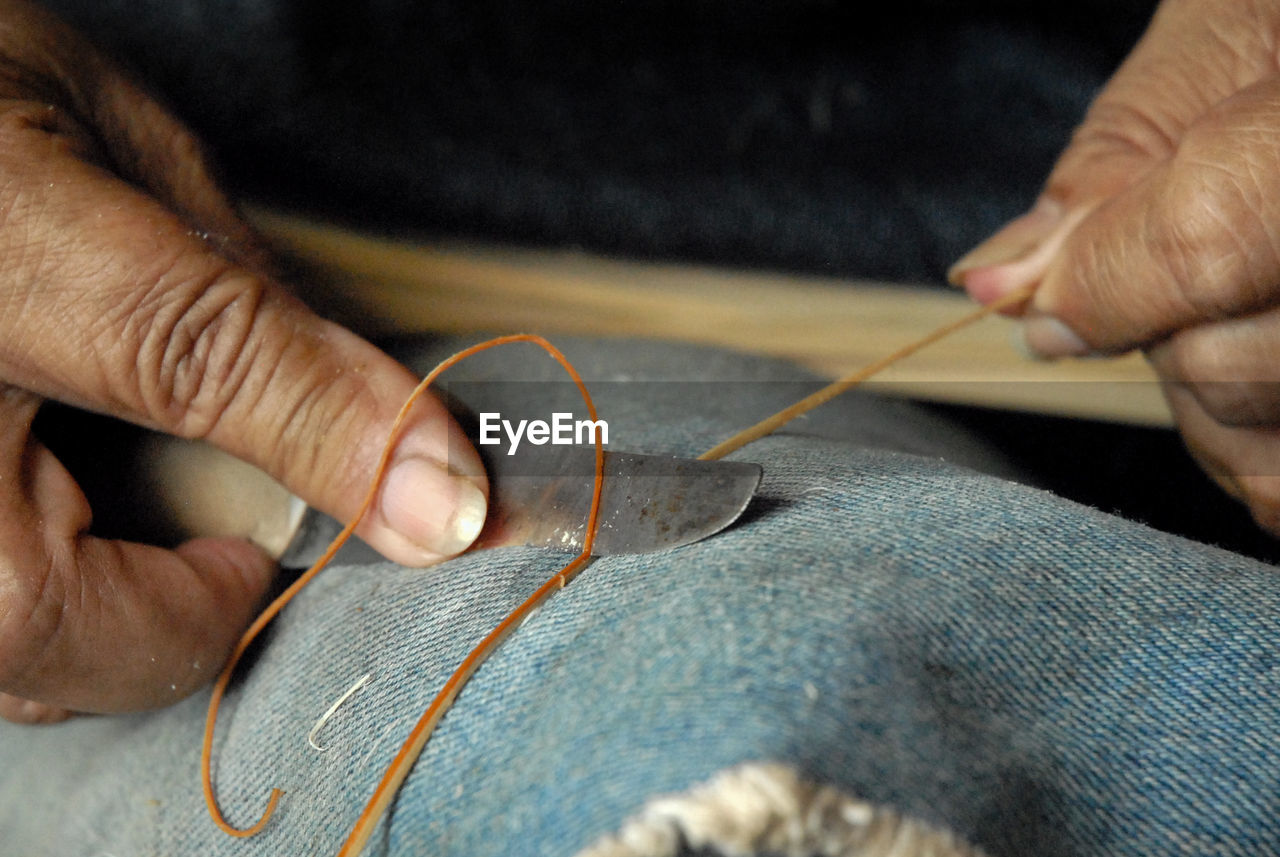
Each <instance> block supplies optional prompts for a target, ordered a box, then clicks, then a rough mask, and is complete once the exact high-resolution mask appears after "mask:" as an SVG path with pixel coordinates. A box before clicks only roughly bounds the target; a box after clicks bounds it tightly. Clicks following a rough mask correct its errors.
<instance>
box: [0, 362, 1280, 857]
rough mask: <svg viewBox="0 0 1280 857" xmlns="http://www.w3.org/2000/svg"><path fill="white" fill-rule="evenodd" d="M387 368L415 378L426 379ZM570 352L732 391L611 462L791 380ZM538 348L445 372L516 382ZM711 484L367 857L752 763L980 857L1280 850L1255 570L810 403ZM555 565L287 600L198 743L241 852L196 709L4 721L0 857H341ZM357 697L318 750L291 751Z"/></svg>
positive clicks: (732, 422)
mask: <svg viewBox="0 0 1280 857" xmlns="http://www.w3.org/2000/svg"><path fill="white" fill-rule="evenodd" d="M405 347H406V348H407V349H409V350H408V351H406V352H404V353H405V354H406V356H408V357H409V358H410V359H411V362H414V363H415V364H417V365H418V366H420V367H423V366H425V365H427V364H430V363H432V362H434V359H435V357H436V356H438V351H439V349H438V348H435V347H425V348H424V347H419V346H414V345H408V346H405ZM445 350H447V349H445ZM567 350H568V351H569V353H570V356H571V357H575V358H576V359H578V360H580V361H581V363H580V368H582V369H583V370H584V373H585V374H587V375H588V378H589V379H590V378H592V377H595V378H600V379H606V380H617V379H618V376H620V375H623V374H625V375H626V376H627V378H628V379H630V383H634V381H635V380H636V379H659V378H679V379H685V380H689V379H695V378H696V379H701V380H707V379H721V380H725V379H731V380H734V381H736V382H741V383H740V384H735V385H732V386H731V387H729V388H727V389H731V390H734V391H736V392H735V395H733V396H730V397H727V398H726V399H724V400H721V399H718V398H717V397H716V393H715V391H716V390H717V389H721V388H717V387H714V386H707V387H705V388H704V395H702V396H701V397H700V398H701V401H700V402H698V406H697V407H695V408H689V407H688V402H687V401H684V402H678V401H670V402H664V401H662V396H661V395H660V394H659V393H658V392H656V391H658V390H660V389H662V388H661V387H660V386H658V385H651V384H646V385H640V387H637V388H635V389H643V390H646V391H650V392H649V393H647V394H646V395H644V396H636V395H628V393H627V390H628V389H629V385H628V384H607V385H604V387H603V389H604V394H603V395H602V399H603V400H602V401H601V402H600V403H599V404H600V408H601V411H602V414H603V415H606V416H608V417H609V418H610V421H611V425H613V426H617V427H618V429H615V431H617V432H618V433H619V436H618V437H617V439H616V440H615V444H616V445H617V446H620V447H625V448H628V449H634V450H638V451H666V452H670V453H674V454H695V453H697V452H699V451H700V450H702V449H705V448H707V447H709V446H711V445H712V444H713V443H715V442H716V441H718V440H720V439H721V438H722V437H724V436H726V435H728V434H730V433H732V431H733V430H734V429H736V428H739V427H741V426H742V425H744V424H745V423H747V422H750V418H749V417H747V414H746V412H748V411H753V412H754V411H758V414H756V415H757V416H762V415H764V414H766V413H768V412H769V411H770V410H771V409H773V407H774V406H775V405H778V404H785V402H776V401H773V400H772V399H773V398H782V397H784V395H785V396H789V395H790V392H791V391H790V390H788V389H787V385H786V384H784V383H782V382H786V381H791V380H796V379H797V378H798V376H797V374H796V373H795V372H794V370H791V369H788V368H787V367H785V366H783V365H781V364H777V363H773V362H771V361H763V360H755V359H747V358H739V357H734V356H731V355H724V354H721V353H718V352H712V351H700V350H695V349H685V348H674V347H672V348H666V347H664V348H662V349H655V348H653V347H651V346H645V345H626V344H606V345H603V346H601V345H599V344H592V343H576V344H575V345H574V346H573V347H570V348H568V349H567ZM529 353H531V352H524V353H521V354H518V355H517V354H515V353H512V352H509V353H507V354H505V355H502V354H494V355H490V356H489V357H487V358H485V360H484V361H481V362H478V363H476V364H474V365H473V366H471V367H470V369H469V370H468V371H469V372H470V373H471V376H472V377H476V378H485V377H510V375H511V374H512V373H514V372H517V371H533V370H530V369H529V367H530V366H534V365H537V364H538V358H531V357H528V354H529ZM461 368H462V367H460V369H461ZM537 371H541V370H537ZM537 371H535V372H534V374H537ZM540 377H554V375H552V374H547V375H545V376H540ZM750 390H756V391H758V395H756V396H752V395H747V392H748V391H750ZM677 398H679V397H677ZM841 432H843V433H844V434H845V435H846V439H843V440H842V439H838V438H837V437H836V435H838V434H840V433H841ZM869 443H870V444H871V445H868V444H869ZM948 449H953V450H955V451H956V452H955V453H954V456H955V457H958V459H959V460H960V461H961V462H962V463H960V464H957V463H954V462H952V461H945V460H942V459H941V458H939V456H941V455H945V454H947V450H948ZM736 457H738V458H742V459H747V460H752V461H757V462H760V463H761V464H763V466H764V470H765V478H764V483H763V485H762V487H761V489H760V492H759V495H758V497H757V499H756V501H755V503H754V505H753V507H752V508H750V509H749V510H748V512H747V513H746V516H745V517H744V519H743V520H742V521H741V522H740V523H739V524H737V525H736V526H734V527H733V528H731V529H729V530H727V531H725V532H723V533H721V534H719V535H717V536H715V537H713V538H711V539H708V540H706V541H704V542H701V543H698V544H695V545H691V546H688V547H685V548H681V549H678V550H675V551H671V552H668V553H662V554H651V555H644V556H622V557H609V558H602V559H599V560H597V561H596V562H595V563H594V564H593V565H592V566H590V567H589V568H588V569H587V570H586V571H585V572H584V573H583V574H582V575H581V577H579V578H578V579H577V580H576V581H575V582H574V583H573V584H572V585H571V586H569V587H568V588H567V589H565V590H564V591H563V592H561V593H559V594H558V595H556V596H555V597H554V598H553V599H552V600H551V602H550V603H549V604H548V605H547V606H546V607H545V608H544V609H543V610H542V611H540V612H539V613H537V614H535V615H534V617H533V618H532V619H531V620H530V621H529V622H528V623H527V624H526V625H525V626H524V627H523V628H521V629H520V630H519V631H518V632H517V633H516V634H514V635H513V636H512V637H511V639H510V640H508V642H507V643H506V644H505V645H504V646H503V647H502V649H501V650H500V651H499V652H498V654H497V655H495V656H494V657H493V658H492V659H491V660H490V661H489V662H488V663H487V664H486V665H485V666H484V667H483V668H482V669H481V670H480V672H479V673H477V675H476V676H475V678H474V679H473V680H472V682H471V683H470V684H469V685H468V686H467V687H466V688H465V689H464V690H463V692H462V694H461V695H460V697H459V699H458V702H457V704H456V706H455V707H454V709H453V710H452V711H451V712H450V713H449V714H448V715H447V716H446V717H445V719H444V721H443V723H442V724H441V727H440V729H439V731H438V732H437V734H436V735H435V736H434V737H433V738H432V739H431V741H430V743H429V744H428V745H427V748H426V750H425V752H424V753H423V755H422V757H421V759H420V760H419V762H418V764H417V766H416V768H415V769H414V772H413V774H412V775H411V777H410V778H409V780H408V781H407V783H406V785H405V787H404V789H403V791H402V792H401V794H400V796H399V798H398V800H397V802H396V803H395V805H394V807H393V812H392V815H391V816H390V819H389V822H387V823H385V824H384V826H383V828H382V829H381V830H380V832H379V834H378V835H377V836H375V839H374V841H373V843H372V847H371V851H370V853H374V854H382V853H389V854H432V855H438V857H445V856H446V855H449V856H450V857H452V856H453V855H457V857H487V855H495V856H496V855H525V854H528V855H572V854H575V853H577V852H578V851H580V850H581V849H583V848H585V847H587V846H588V845H589V844H590V843H592V842H593V841H595V840H597V839H598V838H599V837H601V836H604V835H606V834H608V833H609V832H611V831H614V830H617V829H618V828H619V827H620V826H621V825H622V823H623V821H624V819H626V818H627V817H628V816H630V815H632V814H633V813H635V812H636V811H637V810H639V809H640V808H641V807H642V806H643V805H644V803H645V801H646V800H647V799H649V798H651V797H653V796H655V795H659V794H665V793H673V792H681V791H683V790H687V789H689V788H690V787H691V786H693V785H694V784H697V783H700V782H704V781H706V780H708V779H709V778H711V777H713V776H714V775H715V774H716V772H718V771H722V770H725V769H728V768H732V767H733V766H736V765H739V764H741V763H743V762H749V761H761V762H776V763H781V764H782V765H785V766H787V767H788V768H789V769H791V770H794V771H796V772H797V773H798V775H799V776H801V777H802V778H803V779H804V780H806V781H809V782H812V783H818V784H826V785H830V786H833V787H837V788H839V789H840V790H841V791H842V792H844V793H847V794H849V795H854V796H857V797H858V798H861V799H865V800H867V801H870V802H872V803H874V804H876V805H882V806H887V807H892V808H893V809H894V810H896V811H897V812H899V813H901V814H903V815H906V816H910V817H914V818H917V819H921V820H923V821H924V822H926V823H928V824H931V825H935V826H938V827H941V828H948V829H950V830H952V831H954V832H955V833H957V834H958V835H959V836H960V837H962V838H963V839H967V840H968V841H969V842H971V843H973V844H974V845H976V846H979V847H980V848H982V849H984V850H985V851H987V852H988V853H990V854H992V855H1015V854H1037V855H1050V856H1052V855H1104V854H1105V855H1151V854H1183V853H1186V854H1197V855H1205V854H1214V855H1232V854H1239V855H1246V854H1247V855H1256V854H1262V853H1277V852H1280V818H1278V815H1277V813H1276V811H1275V806H1276V802H1277V800H1280V798H1278V797H1277V796H1278V795H1280V713H1278V712H1280V655H1277V643H1276V641H1277V640H1280V586H1277V580H1276V577H1275V570H1274V569H1273V568H1271V567H1269V566H1266V565H1263V564H1260V563H1257V562H1255V561H1252V560H1248V559H1244V558H1242V557H1239V556H1236V555H1232V554H1229V553H1226V552H1224V551H1221V550H1218V549H1215V548H1212V547H1208V546H1205V545H1201V544H1197V543H1193V542H1189V541H1186V540H1184V539H1180V538H1177V537H1173V536H1169V535H1166V534H1162V533H1160V532H1156V531H1153V530H1150V529H1147V528H1144V527H1141V526H1138V525H1135V524H1132V523H1129V522H1126V521H1123V520H1120V519H1117V518H1115V517H1112V516H1109V515H1107V514H1104V513H1102V512H1099V511H1096V510H1093V509H1089V508H1085V507H1082V506H1079V505H1075V504H1073V503H1070V502H1067V501H1065V500H1062V499H1060V498H1057V497H1054V496H1051V495H1049V494H1046V493H1044V492H1042V491H1039V490H1036V489H1032V488H1028V487H1025V486H1023V485H1020V484H1018V483H1016V482H1013V481H1010V480H1008V479H1006V478H1003V477H1001V476H996V475H992V474H991V473H984V472H979V470H978V469H975V468H984V469H987V470H990V469H992V468H994V467H996V466H998V457H997V456H994V455H992V454H991V451H990V450H984V449H983V448H982V445H981V443H980V441H977V440H974V439H972V438H966V437H962V436H959V435H957V434H955V433H954V432H952V433H948V431H947V427H946V426H945V425H943V424H940V423H937V422H935V421H932V418H930V417H927V416H922V415H921V414H920V413H919V412H917V411H915V410H913V409H912V408H911V406H909V405H904V404H902V403H894V402H884V401H879V400H875V399H869V398H858V397H854V398H848V399H845V400H842V401H837V402H835V403H832V405H831V406H829V408H828V409H827V410H826V411H825V413H822V414H815V416H814V417H813V418H812V419H810V420H807V421H804V422H802V423H799V424H793V425H792V426H790V427H789V428H788V429H787V430H786V431H785V432H784V433H782V434H779V435H775V436H773V437H769V438H766V439H764V440H761V441H759V442H757V443H755V444H752V445H750V446H749V447H747V448H745V449H743V450H742V451H740V452H739V453H737V454H736ZM563 561H564V557H561V556H558V555H555V554H552V553H548V552H545V551H539V550H535V549H529V548H510V549H501V550H494V551H488V552H480V553H474V554H468V555H464V556H462V557H460V558H458V559H456V560H453V561H451V562H449V563H446V564H444V565H442V566H440V567H438V568H435V569H430V570H426V571H411V570H403V569H400V568H396V567H391V566H389V565H385V564H384V565H372V566H364V567H345V568H332V569H330V570H328V571H326V572H325V573H324V574H323V575H321V577H320V578H319V579H318V580H317V581H316V582H315V583H314V584H313V585H312V586H311V587H310V588H308V589H307V590H304V592H303V593H302V594H301V595H300V596H299V597H298V599H297V600H296V601H295V602H294V603H293V604H292V605H291V606H290V607H289V608H288V609H286V610H285V612H284V614H283V615H282V616H281V617H280V618H279V619H277V621H276V623H275V625H274V627H273V628H272V629H270V630H269V632H268V634H267V639H266V643H265V645H264V646H262V648H261V651H260V652H259V654H258V655H257V657H256V658H255V659H254V660H253V661H252V662H251V663H249V664H246V665H245V668H244V669H243V670H242V673H241V677H240V679H239V680H238V682H237V683H236V684H234V685H233V688H232V690H231V692H230V694H229V697H228V700H227V703H226V705H225V706H224V713H223V716H222V719H221V722H220V728H219V737H218V740H217V742H216V745H215V748H216V749H215V777H216V783H217V790H218V793H219V795H220V798H221V802H222V805H223V808H224V811H225V812H226V813H227V814H228V816H229V818H230V820H231V821H233V822H235V823H238V824H241V825H244V824H248V823H250V822H252V821H253V820H256V818H257V816H258V813H259V811H260V810H261V807H262V804H263V801H264V800H265V798H266V794H267V791H268V789H269V788H270V787H271V786H279V787H281V788H283V789H285V790H286V795H285V797H284V800H283V803H282V804H281V808H280V809H279V810H278V812H277V814H276V816H275V818H274V819H273V820H272V822H271V823H270V825H269V826H268V828H267V830H266V831H265V832H263V833H262V834H261V835H260V836H258V837H256V838H254V839H250V840H233V839H230V838H228V837H226V836H224V835H223V834H222V833H220V832H219V831H218V830H216V829H215V828H214V826H213V824H212V823H211V822H210V821H209V819H208V818H207V816H206V815H205V812H204V808H203V804H202V801H201V797H200V793H199V776H198V759H199V744H200V731H201V728H202V723H203V714H204V708H205V704H206V697H204V696H203V694H197V695H196V696H195V697H193V698H191V699H188V700H186V701H184V702H181V703H179V704H178V705H175V706H173V707H172V708H169V709H166V710H163V711H157V712H153V713H148V714H141V715H134V716H119V717H85V718H80V719H76V720H73V721H71V722H69V723H66V724H63V725H59V726H54V727H17V726H11V725H4V726H0V851H2V852H3V853H5V854H22V855H32V856H33V857H36V856H37V855H70V854H84V855H91V854H111V855H116V857H124V855H132V854H150V853H157V854H166V855H168V854H187V853H190V854H202V855H205V854H208V855H240V854H312V853H319V854H325V853H333V852H335V851H336V850H337V847H338V845H339V844H340V843H341V841H342V839H343V838H344V836H345V832H346V829H347V828H348V827H350V825H351V824H352V823H353V822H354V820H355V817H356V816H357V814H358V813H359V811H360V808H361V807H362V806H363V804H364V801H365V800H366V798H367V796H368V795H369V793H370V792H371V790H372V788H373V785H374V784H375V783H376V781H377V779H378V777H379V776H380V775H381V773H382V770H383V768H384V767H385V765H386V764H387V763H388V762H389V760H390V759H391V757H392V756H393V755H394V753H395V751H396V749H397V747H398V746H399V744H400V742H401V741H402V740H403V738H404V735H405V733H406V732H407V731H408V729H409V727H410V725H411V724H412V723H413V722H414V721H415V720H416V718H417V717H418V715H419V713H420V712H421V710H422V709H423V708H424V707H425V705H426V704H427V702H428V701H429V700H430V698H431V697H432V696H433V695H434V693H435V692H436V690H437V688H438V687H439V685H440V684H441V682H442V681H443V680H444V678H445V677H446V676H447V675H448V674H449V672H450V671H451V670H452V669H453V667H454V666H455V665H456V664H457V663H458V661H459V660H460V659H461V658H462V657H463V656H464V655H465V653H466V652H467V650H468V649H469V648H470V647H471V646H472V645H473V643H474V642H475V641H477V640H478V639H479V638H480V637H481V636H482V635H483V634H484V633H485V632H486V631H487V630H488V629H489V628H491V627H492V626H493V625H494V624H495V623H496V622H497V621H498V620H499V619H500V618H501V616H502V615H503V614H504V613H506V612H507V611H508V610H510V609H511V608H512V607H513V606H515V605H516V604H517V603H519V601H521V600H522V599H523V598H524V597H525V596H526V595H527V594H528V593H529V592H531V591H532V590H533V589H534V588H535V587H536V586H537V585H538V584H539V583H540V582H541V581H542V580H544V579H545V578H547V577H549V576H550V575H551V574H552V573H553V572H554V571H555V570H556V569H557V568H558V567H559V566H560V565H561V564H562V563H563ZM365 674H370V675H371V678H370V680H369V682H368V684H367V685H365V686H364V687H363V688H362V689H360V690H359V691H358V692H357V693H356V694H354V695H353V696H352V697H351V698H350V699H349V700H348V701H347V702H346V703H345V704H344V705H343V706H342V707H340V708H339V709H338V711H337V712H336V713H335V714H334V716H333V717H332V718H331V719H330V720H329V721H328V722H327V723H326V724H325V726H324V727H323V729H322V730H321V731H320V732H319V734H318V735H317V736H316V741H317V742H318V743H319V744H321V745H322V746H326V747H327V749H326V750H325V751H323V752H321V751H317V750H315V749H313V748H312V747H311V746H310V745H309V744H308V741H307V736H308V733H309V731H310V730H311V728H312V725H313V724H314V723H315V722H316V720H317V718H318V717H319V716H320V714H321V713H322V712H324V711H325V709H326V708H328V706H329V705H330V703H331V702H332V701H333V700H335V699H336V698H337V697H338V696H340V695H341V694H342V692H343V691H345V690H346V689H347V688H349V687H350V686H351V685H352V684H353V683H354V682H355V681H356V680H357V679H359V678H360V677H361V676H363V675H365ZM699 853H704V852H699ZM706 853H713V852H706Z"/></svg>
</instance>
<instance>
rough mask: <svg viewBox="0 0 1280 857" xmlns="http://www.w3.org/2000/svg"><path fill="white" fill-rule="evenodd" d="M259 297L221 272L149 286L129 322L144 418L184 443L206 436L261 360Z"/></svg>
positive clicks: (170, 275)
mask: <svg viewBox="0 0 1280 857" xmlns="http://www.w3.org/2000/svg"><path fill="white" fill-rule="evenodd" d="M179 266H181V263H179ZM264 291H265V286H264V285H263V284H262V283H261V282H260V281H258V280H257V279H256V278H253V277H251V276H249V275H247V274H240V273H238V272H234V271H231V270H229V269H227V268H226V267H223V266H220V265H214V266H212V267H211V269H210V270H208V271H204V272H201V273H197V274H195V275H194V276H191V275H188V273H187V272H181V271H178V270H176V267H175V268H174V269H170V271H169V272H167V273H166V274H165V275H164V276H161V277H159V278H157V279H156V280H155V285H154V286H153V287H152V288H151V289H150V290H148V292H147V294H145V295H144V296H143V297H142V298H141V299H140V302H139V304H138V306H137V308H136V309H135V310H134V312H133V313H132V315H131V317H130V319H129V321H128V324H129V325H130V326H132V327H134V328H136V332H135V334H134V335H133V336H132V337H131V339H133V340H134V341H136V342H137V343H138V350H137V358H136V379H137V384H138V390H137V393H138V397H139V398H140V399H141V401H142V403H143V408H144V410H145V412H146V413H147V414H148V416H150V417H151V418H152V419H154V420H155V421H156V422H158V423H159V424H160V425H162V426H164V427H165V428H167V429H168V430H170V431H172V432H173V433H175V434H179V435H181V436H183V437H188V438H199V437H205V436H207V435H208V434H209V433H210V432H211V431H212V430H213V428H214V427H215V426H216V425H217V423H218V421H219V420H220V419H221V417H222V415H223V414H224V413H225V411H226V409H227V408H228V406H229V404H230V403H231V402H232V401H233V400H234V399H235V398H237V397H238V396H240V395H241V394H242V392H243V391H242V386H243V384H244V381H245V379H246V376H247V375H248V374H249V373H250V370H251V367H252V365H253V363H254V362H255V361H256V360H258V359H260V358H261V357H262V356H263V355H262V354H261V351H260V349H261V347H262V345H263V343H262V341H261V339H262V338H261V337H260V336H258V335H257V327H258V324H259V316H260V308H261V305H262V302H263V299H264Z"/></svg>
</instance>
